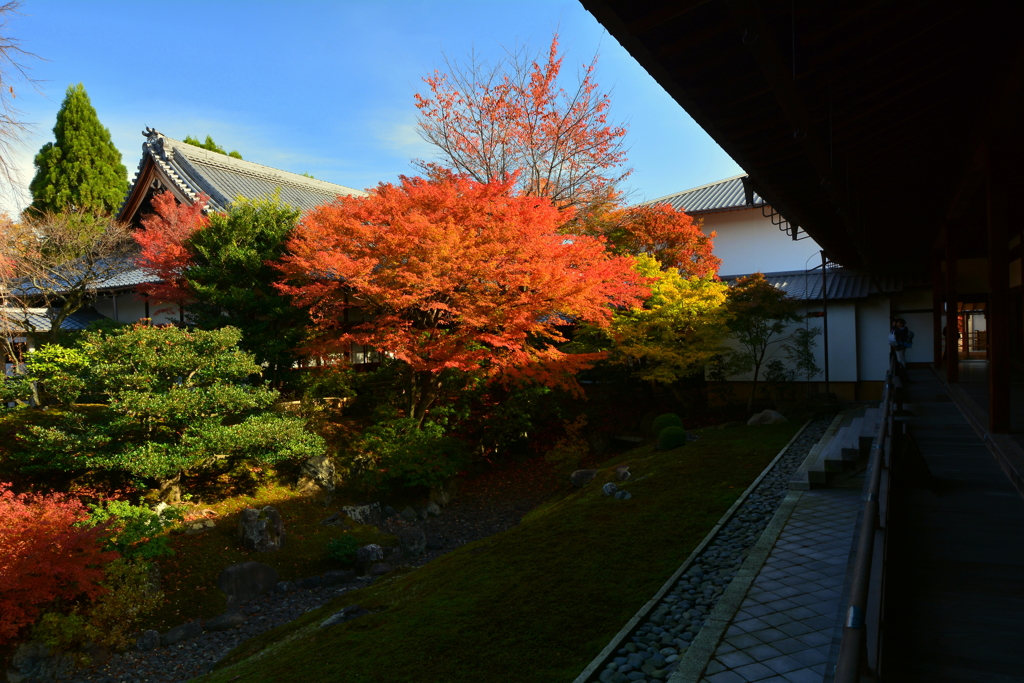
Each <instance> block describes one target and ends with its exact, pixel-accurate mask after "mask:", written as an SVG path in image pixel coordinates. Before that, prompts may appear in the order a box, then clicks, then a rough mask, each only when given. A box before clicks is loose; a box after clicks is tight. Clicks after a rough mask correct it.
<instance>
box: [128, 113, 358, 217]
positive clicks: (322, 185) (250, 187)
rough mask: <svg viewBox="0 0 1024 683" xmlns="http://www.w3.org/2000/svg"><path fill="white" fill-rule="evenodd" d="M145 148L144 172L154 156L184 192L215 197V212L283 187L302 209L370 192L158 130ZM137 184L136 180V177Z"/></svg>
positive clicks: (283, 195) (284, 193)
mask: <svg viewBox="0 0 1024 683" xmlns="http://www.w3.org/2000/svg"><path fill="white" fill-rule="evenodd" d="M142 150H143V157H142V162H141V163H140V164H139V169H140V170H141V169H142V167H143V165H144V163H145V160H146V158H147V157H150V158H152V159H153V161H154V162H155V163H156V164H157V166H159V167H160V168H161V169H162V170H163V172H164V173H165V174H166V175H167V177H168V178H170V180H171V181H172V182H173V183H174V184H175V185H176V186H177V187H178V189H179V190H180V191H182V192H183V193H184V194H186V195H188V196H189V197H192V198H193V199H195V198H197V197H198V196H199V195H200V194H206V195H207V196H209V197H210V206H209V208H210V209H212V210H214V211H224V210H226V209H227V207H228V206H229V205H230V204H231V202H233V201H234V200H235V199H236V198H238V197H245V198H246V199H256V198H258V197H265V196H267V195H270V194H272V193H273V192H274V191H275V190H278V189H280V192H281V201H282V202H284V203H285V204H288V205H289V206H293V207H295V208H297V209H301V210H302V211H308V210H309V209H312V208H313V207H315V206H319V205H321V204H326V203H328V202H331V201H334V199H335V198H336V197H337V196H338V195H359V196H362V195H365V194H366V192H364V191H362V190H356V189H353V188H351V187H345V186H344V185H336V184H335V183H328V182H326V181H323V180H316V179H314V178H307V177H306V176H303V175H299V174H298V173H289V172H288V171H281V170H279V169H276V168H271V167H269V166H263V165H262V164H256V163H253V162H251V161H244V160H242V159H236V158H234V157H229V156H227V155H225V154H218V153H216V152H211V151H209V150H206V149H203V148H201V147H196V146H194V145H188V144H185V143H184V142H181V141H180V140H175V139H173V138H169V137H167V136H166V135H163V134H162V133H160V132H158V131H155V130H152V129H147V137H146V142H144V143H143V145H142ZM137 179H138V175H137V174H136V180H137ZM134 184H135V180H133V181H132V185H133V186H134ZM131 193H132V189H131V188H129V190H128V195H127V196H131Z"/></svg>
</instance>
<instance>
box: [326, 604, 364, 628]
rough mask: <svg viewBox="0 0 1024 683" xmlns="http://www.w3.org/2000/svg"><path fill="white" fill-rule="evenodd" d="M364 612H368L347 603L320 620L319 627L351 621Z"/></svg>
mask: <svg viewBox="0 0 1024 683" xmlns="http://www.w3.org/2000/svg"><path fill="white" fill-rule="evenodd" d="M364 614H369V612H368V611H367V610H365V609H363V608H362V607H360V606H359V605H349V606H348V607H345V608H343V609H340V610H338V611H337V612H335V613H334V614H332V615H331V616H329V617H327V618H326V619H324V620H323V621H321V622H320V628H327V627H328V626H334V625H335V624H342V623H344V622H346V621H352V620H353V619H355V618H356V617H361V616H363V615H364Z"/></svg>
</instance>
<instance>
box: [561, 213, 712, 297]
mask: <svg viewBox="0 0 1024 683" xmlns="http://www.w3.org/2000/svg"><path fill="white" fill-rule="evenodd" d="M616 199H617V198H616V197H613V198H612V200H611V201H609V202H607V203H605V204H603V205H598V206H595V207H592V209H591V211H590V212H589V213H588V214H586V215H584V216H580V218H579V219H578V220H577V221H576V225H575V226H573V227H572V229H574V230H577V231H580V232H583V233H585V234H596V235H603V236H604V237H606V238H607V240H608V243H609V245H610V247H611V249H612V251H614V252H615V253H618V254H631V255H634V256H638V255H640V254H649V255H651V256H653V257H655V258H656V259H658V261H659V262H660V263H661V265H662V268H676V269H678V270H679V272H680V273H681V274H682V275H683V276H684V277H708V276H714V275H715V274H716V273H717V272H718V268H719V267H720V266H721V265H722V260H721V259H720V258H718V257H717V256H715V255H714V252H713V247H714V238H715V233H714V232H712V233H711V234H709V235H705V234H704V232H703V231H702V230H701V222H700V221H699V220H695V219H694V218H692V217H691V216H688V215H687V214H686V213H685V212H684V211H682V210H679V209H676V208H674V207H673V206H672V205H671V204H642V205H638V206H630V207H620V206H618V205H617V204H616V203H615V200H616Z"/></svg>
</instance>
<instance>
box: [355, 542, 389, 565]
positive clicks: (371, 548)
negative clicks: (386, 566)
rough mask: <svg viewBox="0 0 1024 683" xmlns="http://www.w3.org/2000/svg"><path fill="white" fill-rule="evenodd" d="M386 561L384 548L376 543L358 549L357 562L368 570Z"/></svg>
mask: <svg viewBox="0 0 1024 683" xmlns="http://www.w3.org/2000/svg"><path fill="white" fill-rule="evenodd" d="M383 559H384V548H381V547H380V546H379V545H377V544H376V543H371V544H370V545H364V546H363V547H362V548H357V549H356V562H357V563H358V564H359V566H360V567H364V568H367V567H369V566H370V565H372V564H374V563H376V562H380V561H381V560H383Z"/></svg>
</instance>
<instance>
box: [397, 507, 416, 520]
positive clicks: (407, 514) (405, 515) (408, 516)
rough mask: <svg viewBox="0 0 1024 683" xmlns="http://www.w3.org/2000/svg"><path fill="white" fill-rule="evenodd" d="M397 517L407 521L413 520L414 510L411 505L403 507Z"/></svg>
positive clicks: (414, 516)
mask: <svg viewBox="0 0 1024 683" xmlns="http://www.w3.org/2000/svg"><path fill="white" fill-rule="evenodd" d="M399 517H401V518H402V519H404V520H405V521H407V522H415V521H416V511H415V510H413V509H412V508H411V507H408V508H405V509H404V510H402V512H401V513H400V514H399Z"/></svg>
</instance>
